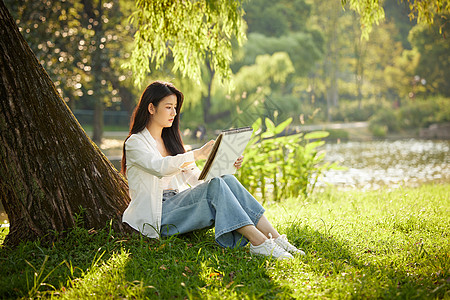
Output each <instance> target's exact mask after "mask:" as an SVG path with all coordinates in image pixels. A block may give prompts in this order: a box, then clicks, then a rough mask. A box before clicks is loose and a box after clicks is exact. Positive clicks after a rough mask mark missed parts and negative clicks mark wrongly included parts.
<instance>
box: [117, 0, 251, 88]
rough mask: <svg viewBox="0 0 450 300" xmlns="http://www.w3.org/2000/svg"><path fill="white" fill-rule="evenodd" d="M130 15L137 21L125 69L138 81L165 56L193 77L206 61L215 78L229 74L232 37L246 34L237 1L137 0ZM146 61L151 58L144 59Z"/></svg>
mask: <svg viewBox="0 0 450 300" xmlns="http://www.w3.org/2000/svg"><path fill="white" fill-rule="evenodd" d="M136 7H137V11H136V12H135V13H134V14H132V16H131V17H130V20H131V22H132V23H133V24H135V26H136V29H137V31H136V34H135V36H134V37H135V41H134V49H133V51H132V54H131V59H130V62H129V63H127V64H125V67H128V68H130V69H131V70H132V71H133V73H134V76H135V85H140V83H141V82H142V81H143V79H144V77H145V76H146V74H147V73H149V72H150V71H151V69H150V66H152V68H154V69H159V68H161V67H162V66H163V65H164V62H165V61H166V59H167V58H168V57H169V56H172V58H173V69H172V71H174V72H176V71H179V72H180V73H181V74H182V75H183V76H187V77H189V78H191V79H194V80H196V81H198V82H199V81H200V78H201V76H200V75H201V65H203V63H204V62H205V60H208V61H209V63H210V65H211V66H212V68H213V69H214V70H215V71H216V74H217V75H218V77H219V78H220V79H223V78H229V77H230V75H231V70H230V67H229V63H230V61H231V57H232V52H231V50H232V46H231V40H232V38H233V37H235V38H236V39H237V41H238V43H239V44H242V42H243V41H244V39H245V21H244V20H243V15H244V10H243V9H242V2H241V1H238V0H199V1H195V0H190V1H176V0H163V1H151V0H137V1H136ZM149 60H150V61H149Z"/></svg>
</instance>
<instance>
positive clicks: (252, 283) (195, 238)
mask: <svg viewBox="0 0 450 300" xmlns="http://www.w3.org/2000/svg"><path fill="white" fill-rule="evenodd" d="M130 255H131V256H132V259H130V260H129V262H128V264H127V266H126V268H127V270H126V279H127V280H128V281H131V280H135V279H138V278H142V279H141V280H142V281H143V283H144V286H147V287H150V289H151V290H148V291H147V293H146V296H147V297H151V298H156V297H161V298H163V299H166V298H171V297H182V298H184V297H189V298H207V297H209V298H219V299H223V298H236V299H243V298H260V297H264V298H266V299H270V298H276V297H277V295H279V294H280V293H285V292H286V288H285V287H283V286H281V285H279V284H277V283H276V282H274V281H273V280H271V278H270V276H269V274H268V273H267V269H266V267H267V266H268V265H270V264H275V263H277V262H269V261H267V260H266V259H264V258H260V257H252V256H251V255H250V254H249V252H248V249H247V248H244V249H242V248H237V249H224V248H222V247H220V246H219V245H217V244H216V242H215V241H214V231H213V230H202V231H196V232H193V233H190V234H184V235H179V236H173V237H169V238H163V239H161V240H148V239H144V241H143V243H142V246H140V248H139V249H137V248H136V247H133V251H132V252H131V253H130Z"/></svg>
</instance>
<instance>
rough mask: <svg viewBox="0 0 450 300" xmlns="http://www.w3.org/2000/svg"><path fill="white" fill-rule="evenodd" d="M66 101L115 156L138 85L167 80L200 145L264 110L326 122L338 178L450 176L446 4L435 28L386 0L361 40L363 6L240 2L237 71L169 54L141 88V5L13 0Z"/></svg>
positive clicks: (297, 127)
mask: <svg viewBox="0 0 450 300" xmlns="http://www.w3.org/2000/svg"><path fill="white" fill-rule="evenodd" d="M5 3H6V6H7V7H8V9H9V11H10V12H11V14H12V15H13V17H14V18H15V19H16V24H17V26H18V27H19V30H20V31H21V33H22V34H23V36H24V37H25V39H26V41H27V42H28V43H29V45H30V46H31V48H32V50H33V51H34V53H35V55H36V57H37V59H38V60H39V62H40V63H41V64H42V66H43V67H44V68H45V69H46V70H47V72H48V74H49V75H50V77H51V78H52V80H53V82H54V83H55V86H56V88H57V90H58V92H59V93H60V94H61V97H62V98H63V99H64V101H65V102H66V103H67V105H68V106H69V108H70V109H71V110H72V112H73V113H74V115H75V116H76V118H77V119H78V121H79V122H80V124H81V125H82V127H83V128H84V129H85V131H86V132H87V133H88V135H90V136H91V138H92V139H93V141H94V142H96V143H97V144H98V145H99V146H100V148H101V149H102V151H103V152H104V153H105V154H106V155H107V156H108V157H109V158H110V160H111V161H112V162H113V163H114V164H115V165H116V166H117V168H118V165H119V161H120V156H121V149H122V144H123V140H124V138H125V137H126V136H127V133H128V126H129V119H130V116H131V114H132V111H133V109H134V107H135V105H136V103H137V102H138V100H139V96H140V94H141V93H142V91H143V89H144V87H145V86H146V85H147V84H148V83H150V82H152V81H153V80H157V79H158V80H167V81H171V82H173V83H174V84H175V86H177V87H178V88H179V89H180V90H181V91H182V92H183V93H184V94H185V102H184V105H183V109H182V116H181V118H182V122H181V126H182V128H181V131H182V134H183V137H184V141H185V144H187V145H189V146H190V147H196V146H200V145H201V144H202V143H203V142H204V141H205V140H206V139H209V138H214V137H215V136H216V134H217V131H218V130H221V129H226V128H230V127H239V126H249V125H251V124H252V123H253V122H254V121H255V120H256V119H258V118H261V117H262V118H269V119H271V120H272V121H273V122H274V123H276V124H278V123H281V122H282V121H284V120H286V119H288V118H292V119H293V121H292V123H291V124H290V125H289V128H288V130H287V131H286V132H285V133H287V132H298V131H305V132H306V131H314V130H322V129H325V130H327V131H329V132H330V135H329V137H328V141H329V142H328V143H327V144H326V146H324V147H323V148H324V150H326V151H327V153H328V154H329V155H327V159H329V160H330V161H340V162H341V164H342V165H344V166H347V167H348V168H350V171H346V172H345V173H343V171H330V173H328V174H325V178H328V182H332V183H335V184H341V185H343V186H352V187H353V186H362V187H369V188H373V187H379V186H380V184H395V185H399V184H405V182H413V183H414V182H415V183H417V182H427V181H449V179H450V171H449V168H448V166H449V156H448V151H449V137H450V127H449V122H450V105H449V104H450V80H449V78H450V58H449V53H450V42H449V39H448V36H447V35H448V34H449V32H450V31H449V27H450V25H449V23H448V22H446V21H445V20H447V19H448V18H447V17H448V16H449V12H446V11H443V12H442V14H443V15H444V17H446V18H438V19H436V21H435V22H434V24H433V25H423V24H421V25H418V24H417V23H416V22H415V20H410V18H409V16H408V14H409V13H410V11H409V8H408V5H407V4H406V3H403V2H400V1H398V0H386V1H384V2H383V7H384V11H385V14H386V18H385V20H384V21H383V22H381V23H380V24H379V25H377V26H374V27H373V30H372V32H371V33H370V38H369V40H365V39H361V28H360V22H359V15H357V14H356V13H355V12H354V11H352V10H350V9H343V7H342V4H341V1H337V0H336V1H312V0H280V1H275V2H274V1H269V0H252V1H245V2H244V4H243V8H244V11H245V15H244V19H245V21H246V27H247V29H246V35H247V40H246V41H245V43H244V44H243V45H242V46H238V43H234V42H233V53H232V58H231V69H232V76H231V78H230V80H229V81H226V82H224V83H220V82H219V80H218V79H217V78H216V77H217V76H215V72H214V70H212V68H211V66H210V65H209V64H208V63H207V62H206V61H205V63H204V65H202V66H201V70H202V75H201V80H200V82H196V81H193V80H191V79H188V78H183V77H182V76H181V75H180V74H178V73H173V72H172V71H171V70H172V61H171V59H172V58H171V57H170V56H169V57H168V58H167V61H166V63H165V65H164V66H163V67H162V68H160V69H157V70H155V68H152V73H151V74H148V76H147V78H146V79H145V80H144V82H143V83H142V86H141V87H136V86H134V85H133V74H132V72H131V71H130V70H129V69H124V68H123V67H122V65H123V64H124V63H127V62H128V61H129V59H130V55H131V51H132V49H133V37H134V34H135V32H136V28H134V27H133V25H131V24H132V23H130V21H129V17H130V16H131V15H132V13H133V11H135V4H134V1H124V0H111V1H101V0H98V1H80V0H64V1H51V0H20V1H17V0H5Z"/></svg>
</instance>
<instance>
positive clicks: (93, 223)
mask: <svg viewBox="0 0 450 300" xmlns="http://www.w3.org/2000/svg"><path fill="white" fill-rule="evenodd" d="M0 35H1V39H0V199H1V201H2V204H3V206H4V208H5V211H6V213H7V215H8V218H9V221H10V232H9V234H8V236H7V237H6V240H5V244H6V245H15V244H18V243H19V242H21V241H26V240H33V239H36V238H42V239H44V240H50V239H52V238H53V237H55V236H54V235H52V233H53V234H54V233H62V232H64V231H65V230H66V229H67V228H70V227H72V226H73V225H74V224H75V217H76V216H75V214H83V217H84V218H83V221H84V224H83V225H84V226H86V227H87V228H103V227H104V226H106V225H107V224H108V223H109V221H111V220H113V221H114V222H113V223H112V224H110V225H111V226H112V228H114V229H115V230H117V231H119V232H124V231H126V226H125V225H124V224H123V223H122V222H121V221H120V219H121V214H122V212H123V210H124V209H125V208H126V206H127V204H128V202H129V196H128V193H127V184H126V181H125V180H124V178H123V177H122V176H121V175H120V174H119V173H118V172H117V171H116V170H115V169H114V168H113V167H112V165H111V163H110V162H109V161H108V160H107V159H106V157H105V156H104V155H103V154H102V153H101V152H100V150H99V149H98V147H96V146H95V144H94V143H92V142H91V140H90V139H89V138H88V137H87V136H86V134H85V133H84V131H83V129H82V128H81V127H80V125H79V124H78V122H77V121H76V119H75V117H74V116H73V114H72V113H71V112H70V110H69V108H68V107H67V105H66V104H65V102H64V101H63V100H62V98H61V97H60V95H59V94H58V92H57V90H56V88H55V85H54V84H53V82H52V81H51V79H50V77H49V76H48V75H47V73H46V72H45V70H44V69H43V67H42V66H41V65H40V64H39V62H38V61H37V59H36V57H35V55H34V54H33V52H32V51H31V49H30V47H29V46H28V45H27V43H26V41H25V40H24V38H23V37H22V36H21V34H20V33H19V30H18V28H17V26H16V24H15V21H14V19H13V18H12V17H11V15H10V14H9V12H8V10H7V8H6V6H5V5H4V3H3V1H0Z"/></svg>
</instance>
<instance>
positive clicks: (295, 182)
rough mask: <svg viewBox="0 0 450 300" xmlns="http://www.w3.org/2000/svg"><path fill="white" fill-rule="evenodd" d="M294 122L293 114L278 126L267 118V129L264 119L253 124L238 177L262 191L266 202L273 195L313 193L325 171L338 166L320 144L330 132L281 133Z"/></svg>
mask: <svg viewBox="0 0 450 300" xmlns="http://www.w3.org/2000/svg"><path fill="white" fill-rule="evenodd" d="M291 122H292V118H289V119H287V120H286V121H284V122H283V123H281V124H279V125H278V126H275V124H274V123H273V122H272V121H271V120H270V119H265V125H266V131H264V132H263V131H262V130H261V128H262V119H258V120H257V121H256V122H255V123H254V124H253V130H254V133H255V134H254V136H253V137H252V139H251V140H250V142H249V144H248V146H247V148H246V151H245V153H244V163H245V167H244V168H242V169H240V170H239V172H238V174H237V177H238V179H239V181H240V182H241V183H242V184H243V185H244V186H245V187H246V188H247V189H248V190H249V192H250V193H252V194H256V195H257V194H260V195H261V197H262V200H263V202H264V201H266V200H267V199H268V197H271V198H272V199H273V200H274V201H280V200H281V199H283V198H288V197H298V196H299V195H305V196H307V195H309V194H310V193H312V192H313V190H314V188H315V185H316V183H317V180H318V178H319V176H320V175H321V174H322V172H323V171H325V170H328V169H331V168H335V167H337V163H333V164H330V163H324V162H323V160H324V157H325V152H324V151H319V150H318V149H317V148H318V147H319V146H321V145H323V144H324V143H325V142H324V141H322V140H321V139H322V138H325V137H327V136H328V132H325V131H317V132H310V133H307V134H304V133H298V134H294V135H289V136H277V135H278V134H280V133H281V132H282V131H284V130H285V128H286V127H287V126H288V125H289V124H290V123H291Z"/></svg>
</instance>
